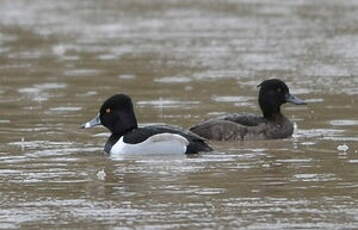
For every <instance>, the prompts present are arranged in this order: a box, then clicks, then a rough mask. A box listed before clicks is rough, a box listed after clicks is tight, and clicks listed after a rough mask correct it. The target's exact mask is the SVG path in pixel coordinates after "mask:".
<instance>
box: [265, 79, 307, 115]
mask: <svg viewBox="0 0 358 230" xmlns="http://www.w3.org/2000/svg"><path fill="white" fill-rule="evenodd" d="M258 87H260V92H259V105H260V108H261V110H262V113H263V115H264V117H265V118H267V119H270V118H273V117H274V116H275V115H276V114H280V107H281V105H283V104H285V103H292V104H295V105H304V104H306V103H305V102H304V101H303V100H302V99H300V98H298V97H296V96H294V95H292V94H290V90H289V88H288V87H287V85H286V84H285V83H284V82H283V81H281V80H279V79H270V80H265V81H263V82H262V83H261V84H259V85H258Z"/></svg>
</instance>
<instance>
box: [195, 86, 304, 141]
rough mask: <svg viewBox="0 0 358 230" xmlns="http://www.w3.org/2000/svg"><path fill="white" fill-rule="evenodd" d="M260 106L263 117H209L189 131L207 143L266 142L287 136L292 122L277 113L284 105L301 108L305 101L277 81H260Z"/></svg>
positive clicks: (251, 115)
mask: <svg viewBox="0 0 358 230" xmlns="http://www.w3.org/2000/svg"><path fill="white" fill-rule="evenodd" d="M258 87H260V92H259V105H260V108H261V110H262V113H263V116H257V115H255V114H247V113H233V114H227V115H223V116H220V117H216V118H212V119H209V120H206V121H203V122H201V123H199V124H198V125H195V126H193V127H192V128H190V131H192V132H193V133H196V134H198V135H199V136H201V137H204V138H206V139H209V140H216V141H236V140H265V139H279V138H287V137H290V136H291V135H292V133H293V129H294V128H293V123H292V122H291V121H290V120H289V119H287V118H286V117H285V116H284V115H283V114H282V113H281V110H280V107H281V105H282V104H285V103H287V102H289V103H293V104H296V105H303V104H305V102H304V101H303V100H301V99H299V98H298V97H295V96H293V95H292V94H290V92H289V88H288V87H287V85H286V84H285V83H284V82H283V81H281V80H279V79H270V80H265V81H263V82H262V83H261V84H260V85H258Z"/></svg>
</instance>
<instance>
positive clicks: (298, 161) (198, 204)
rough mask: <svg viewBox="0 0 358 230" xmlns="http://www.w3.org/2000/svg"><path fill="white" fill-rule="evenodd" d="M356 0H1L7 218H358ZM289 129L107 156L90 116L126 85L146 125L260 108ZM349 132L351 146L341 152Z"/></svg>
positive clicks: (119, 224)
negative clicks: (174, 150) (265, 86)
mask: <svg viewBox="0 0 358 230" xmlns="http://www.w3.org/2000/svg"><path fill="white" fill-rule="evenodd" d="M357 15H358V3H357V2H356V1H353V0H351V1H349V0H347V1H339V0H336V1H334V0H327V1H323V0H318V1H308V0H302V1H283V0H281V1H279V0H268V1H256V0H254V1H247V0H238V1H233V0H223V1H214V0H212V1H209V0H208V1H204V0H198V1H194V0H185V1H179V0H167V1H159V0H151V1H147V0H123V1H114V0H111V1H94V0H87V1H84V0H83V1H80V0H76V1H48V0H33V1H31V3H30V2H29V1H25V0H17V1H13V0H2V1H1V2H0V105H1V109H0V127H1V128H0V140H1V145H0V229H113V230H117V229H121V230H124V229H358V201H357V198H358V193H357V192H358V190H357V188H358V179H357V173H358V152H357V151H358V119H357V113H358V108H357V106H356V99H357V94H358V76H357V75H358V64H357V60H358V43H357V41H358V40H357V37H358V16H357ZM268 78H281V79H282V80H284V81H286V82H287V84H288V85H289V87H290V88H291V91H292V93H294V94H296V95H297V96H299V97H301V98H303V99H305V100H306V101H307V102H308V105H307V106H293V105H285V106H284V107H283V111H284V113H285V114H286V115H287V116H288V117H289V118H290V119H292V120H293V121H295V122H296V124H297V130H296V131H295V134H294V136H293V138H290V139H285V140H275V141H255V142H245V143H226V144H222V143H212V145H213V146H214V147H215V149H216V151H214V152H211V153H203V154H200V155H198V156H195V157H186V156H180V157H178V156H176V157H172V156H166V157H157V156H151V157H148V156H133V157H126V158H114V157H108V156H106V155H105V154H104V153H103V150H102V149H103V145H104V142H105V140H106V137H107V136H108V131H107V130H106V129H104V128H95V129H92V130H81V129H79V125H80V124H81V123H83V122H85V121H87V120H89V119H91V118H92V117H93V116H94V115H95V114H96V113H97V111H98V108H99V106H100V104H101V102H102V101H103V100H105V99H106V98H107V97H109V96H111V95H112V94H115V93H118V92H125V93H128V94H129V95H131V97H132V98H133V100H134V101H135V105H136V113H137V118H138V120H139V121H140V123H142V124H148V123H169V124H176V125H179V126H182V127H190V125H192V124H195V123H197V122H199V121H200V120H202V119H205V118H209V117H213V116H216V115H218V114H222V113H223V112H243V111H244V112H255V113H259V109H258V106H257V99H256V97H257V88H256V85H257V84H259V83H260V82H261V81H262V80H264V79H268ZM345 145H346V146H347V147H348V150H346V151H343V150H340V147H342V146H345Z"/></svg>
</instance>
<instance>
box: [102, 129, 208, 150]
mask: <svg viewBox="0 0 358 230" xmlns="http://www.w3.org/2000/svg"><path fill="white" fill-rule="evenodd" d="M160 133H173V134H178V135H181V136H183V137H185V138H186V139H187V140H188V141H189V145H188V146H187V150H186V154H192V153H198V152H208V151H212V150H213V149H212V148H211V147H210V146H209V145H208V144H207V143H206V142H205V139H204V138H202V137H199V136H198V135H196V134H194V133H192V132H190V131H188V130H184V129H181V128H179V127H176V126H169V125H150V126H145V127H143V128H137V129H133V130H131V131H129V132H127V133H126V134H125V135H124V136H123V141H124V142H125V143H127V144H138V143H141V142H143V141H145V140H146V139H148V138H149V137H151V136H153V135H156V134H160ZM120 137H121V136H120V135H116V134H112V136H111V137H110V138H109V139H108V141H107V143H106V145H105V151H106V152H107V153H109V152H110V151H111V148H112V146H113V145H114V144H115V143H116V142H117V141H118V140H119V139H120Z"/></svg>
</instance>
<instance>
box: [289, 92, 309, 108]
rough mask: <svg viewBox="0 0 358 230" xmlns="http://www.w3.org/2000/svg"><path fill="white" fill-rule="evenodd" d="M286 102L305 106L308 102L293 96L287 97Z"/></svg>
mask: <svg viewBox="0 0 358 230" xmlns="http://www.w3.org/2000/svg"><path fill="white" fill-rule="evenodd" d="M286 101H287V102H289V103H292V104H295V105H305V104H306V102H305V101H304V100H302V99H300V98H298V97H296V96H293V95H292V94H287V95H286Z"/></svg>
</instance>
